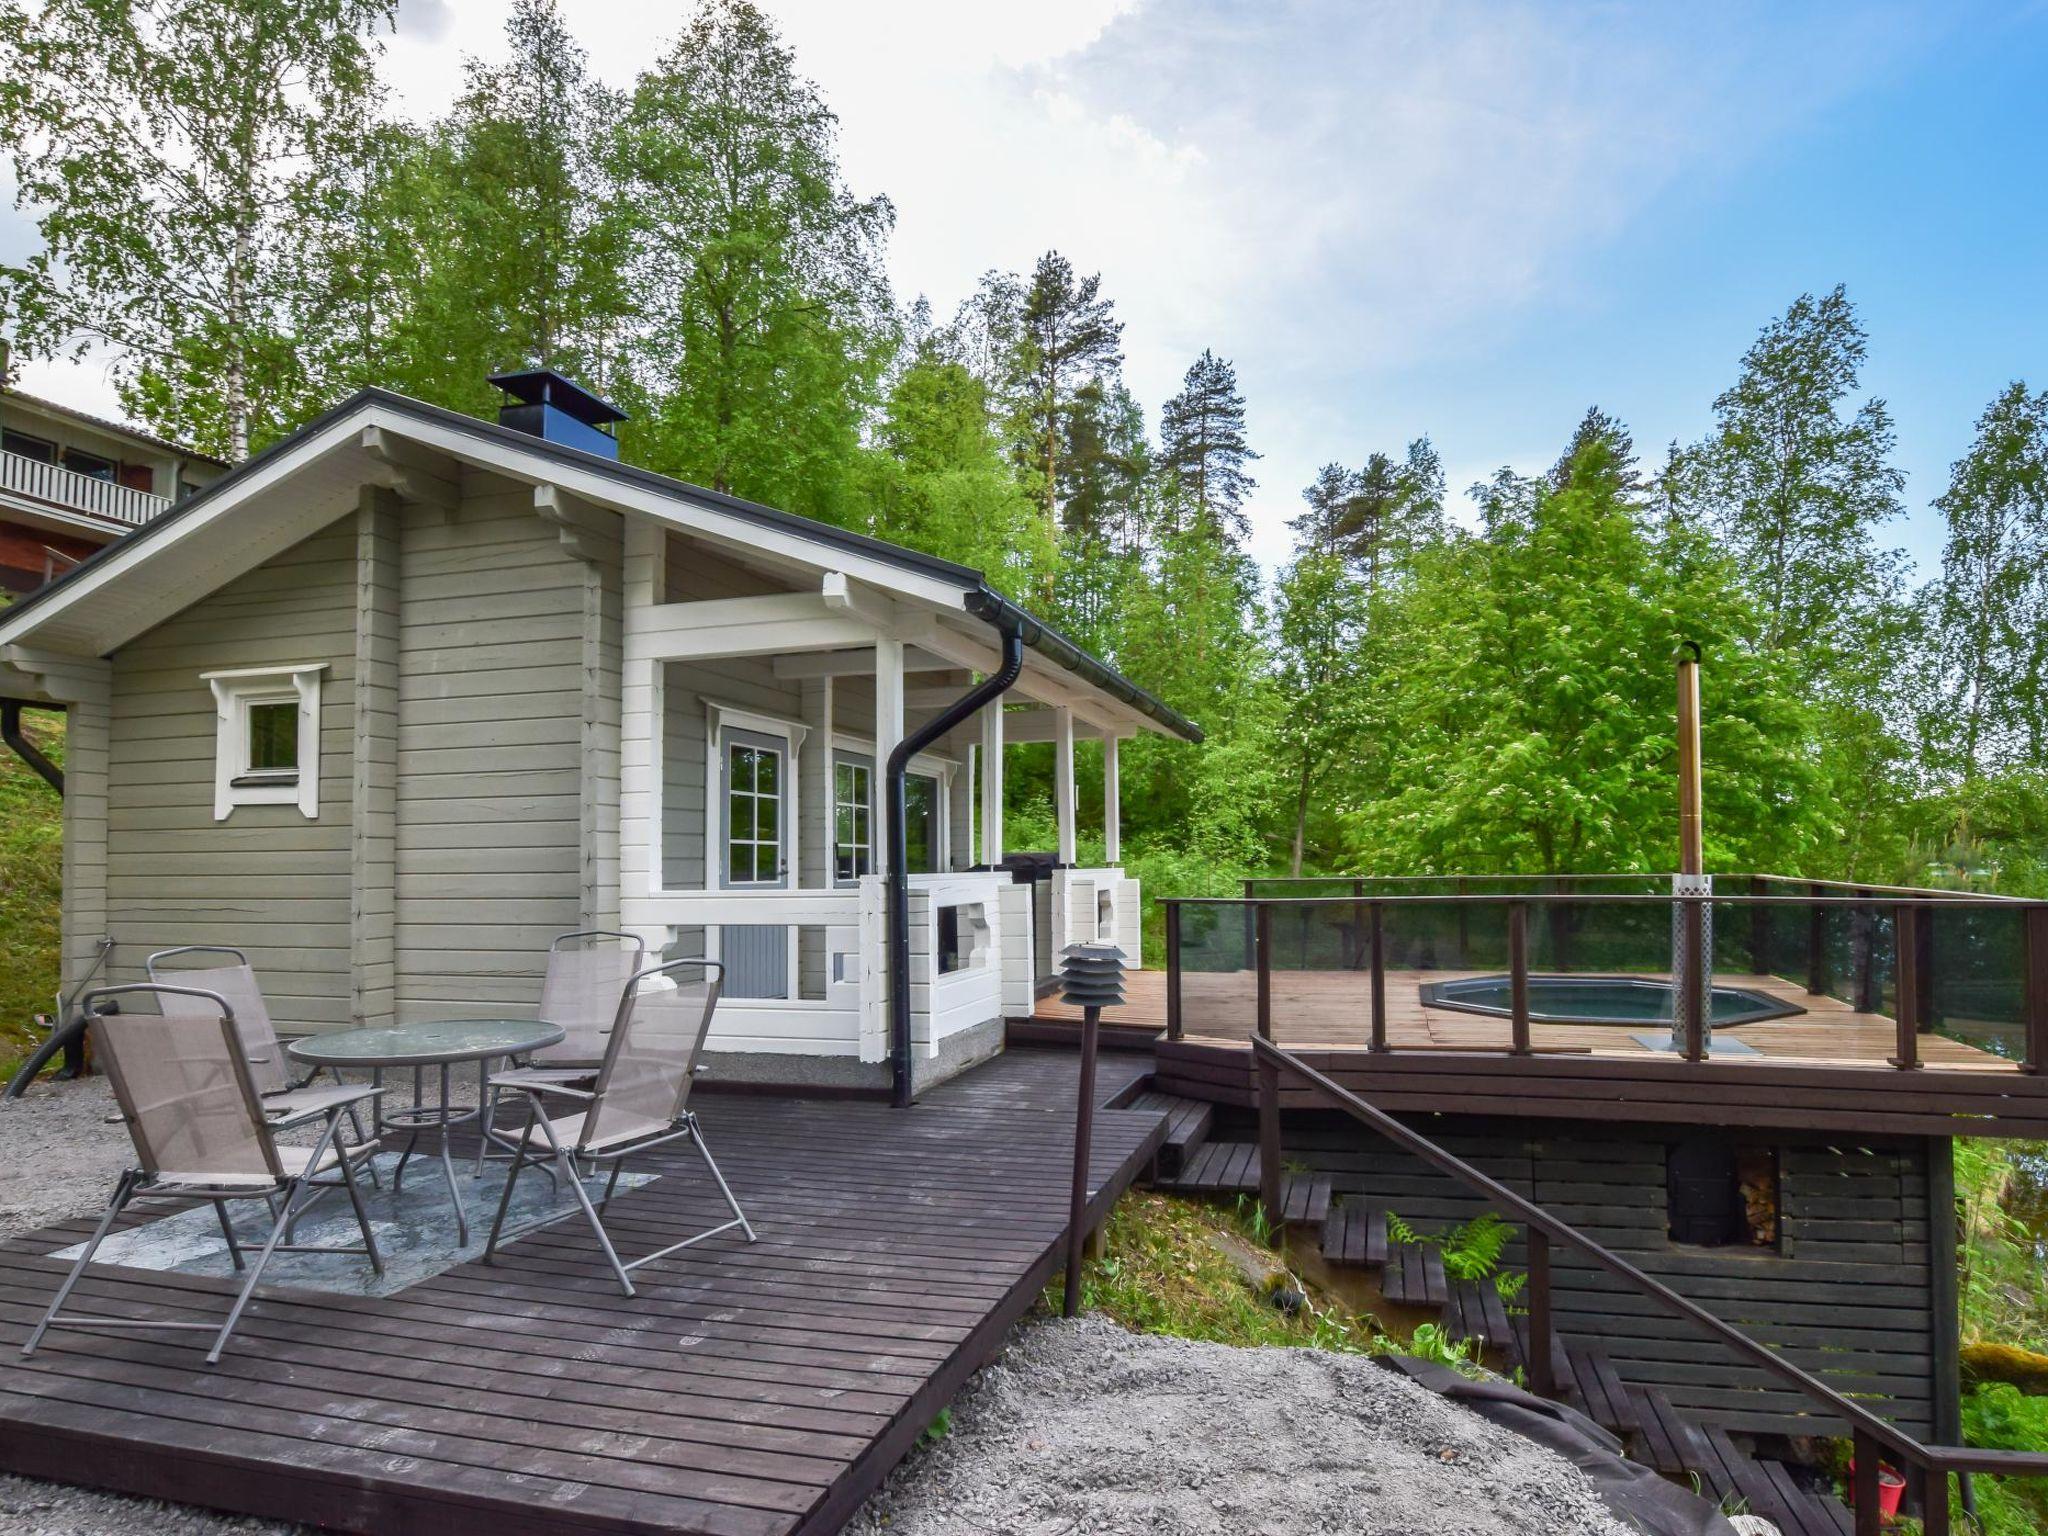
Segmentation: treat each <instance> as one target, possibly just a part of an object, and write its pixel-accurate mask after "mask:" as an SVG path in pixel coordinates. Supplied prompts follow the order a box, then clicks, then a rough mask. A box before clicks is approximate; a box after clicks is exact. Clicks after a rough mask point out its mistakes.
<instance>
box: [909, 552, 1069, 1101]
mask: <svg viewBox="0 0 2048 1536" xmlns="http://www.w3.org/2000/svg"><path fill="white" fill-rule="evenodd" d="M983 596H993V594H991V593H988V592H987V589H986V588H984V589H982V591H981V592H977V593H969V594H968V599H967V608H968V611H969V612H970V613H973V614H974V615H976V616H977V617H978V618H983V619H986V620H988V622H989V623H991V624H992V625H994V626H995V629H996V633H997V635H999V636H1000V637H1001V640H1002V656H1003V659H1002V664H1001V665H1000V666H999V667H998V668H997V669H996V670H995V671H994V672H992V673H990V674H989V675H988V676H987V677H985V678H983V679H982V680H981V681H980V682H979V683H976V684H975V685H974V686H973V687H972V688H970V689H968V690H967V692H965V693H963V694H962V695H960V697H959V698H957V699H955V700H954V701H953V702H952V703H951V704H948V705H947V706H946V707H945V708H944V709H942V710H941V711H939V713H938V714H937V715H935V716H933V717H932V718H931V719H930V720H927V721H926V722H925V723H924V724H923V725H921V726H919V727H918V728H917V729H916V730H915V731H913V732H912V733H911V734H910V735H908V736H906V737H904V738H903V739H902V740H901V741H899V742H897V743H896V746H895V748H894V750H892V751H891V752H890V753H889V762H888V766H887V769H886V770H885V777H884V790H883V792H884V794H885V795H886V796H887V804H888V823H889V824H888V838H889V874H888V881H889V928H888V935H889V939H888V943H889V1057H890V1064H891V1069H892V1070H891V1094H890V1098H891V1102H892V1103H894V1104H895V1106H896V1107H897V1108H898V1109H908V1108H909V1107H910V1105H911V1103H912V1101H913V1100H914V1099H915V1097H916V1093H915V1088H914V1085H913V1082H912V1074H911V1060H910V870H909V867H908V866H909V863H910V839H909V832H908V825H907V821H908V818H907V815H906V808H905V805H904V780H905V778H906V777H907V776H908V773H909V770H910V760H911V758H913V757H915V756H916V755H917V754H918V753H920V752H922V751H923V750H924V749H925V748H926V747H929V746H930V745H931V744H932V743H933V742H935V741H937V740H938V739H939V738H940V737H942V736H944V735H945V734H946V733H947V732H948V731H950V730H952V729H953V727H955V726H956V725H959V724H960V723H961V722H962V721H964V720H966V719H967V718H968V717H970V716H971V715H973V714H975V713H976V712H977V711H979V710H981V709H983V708H984V707H986V706H988V705H990V704H997V707H998V708H1000V707H1001V706H1000V704H999V703H998V701H999V700H1000V699H1001V698H1002V696H1003V695H1004V694H1006V693H1008V692H1009V691H1010V689H1011V687H1012V686H1014V685H1015V683H1016V681H1017V678H1018V676H1019V675H1020V674H1021V673H1022V672H1023V670H1024V647H1025V645H1026V644H1027V643H1029V641H1028V637H1027V633H1026V632H1027V629H1042V628H1043V626H1041V625H1039V624H1038V622H1037V621H1036V620H1034V619H1032V618H1031V617H1030V616H1029V615H1027V614H1025V613H1023V612H1022V611H1021V610H1019V609H1017V608H1015V607H1011V606H1008V605H1004V606H1001V607H996V606H990V605H988V604H985V603H981V602H978V601H977V599H978V598H981V597H983ZM997 602H998V603H1000V602H1001V599H997ZM936 963H937V961H936V957H934V964H936Z"/></svg>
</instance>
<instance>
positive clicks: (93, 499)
mask: <svg viewBox="0 0 2048 1536" xmlns="http://www.w3.org/2000/svg"><path fill="white" fill-rule="evenodd" d="M0 491H12V492H14V493H15V494H16V495H20V496H27V497H30V498H31V499H33V500H35V501H42V502H48V503H49V504H50V505H51V506H56V507H64V508H67V509H69V510H71V511H74V512H89V513H91V514H92V515H93V516H95V517H104V518H107V519H108V520H110V521H112V522H116V523H127V524H130V525H132V526H136V527H140V526H141V525H142V524H143V523H146V522H148V521H149V520H150V519H151V518H153V517H155V516H156V515H157V514H158V513H160V512H163V511H165V510H167V509H168V508H169V507H170V505H171V502H170V498H169V497H167V496H157V495H154V494H152V493H151V492H149V491H138V490H134V489H132V488H131V487H129V486H125V485H120V484H117V483H116V482H114V481H112V480H101V479H97V478H96V477H94V476H92V475H81V474H79V473H78V472H77V471H76V470H71V469H66V468H64V466H63V465H61V464H45V463H44V462H43V461H42V460H40V459H31V458H28V457H26V456H24V455H22V454H19V453H0Z"/></svg>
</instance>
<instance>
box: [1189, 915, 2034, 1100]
mask: <svg viewBox="0 0 2048 1536" xmlns="http://www.w3.org/2000/svg"><path fill="white" fill-rule="evenodd" d="M1463 878H1469V879H1470V881H1471V883H1472V884H1475V885H1476V884H1479V883H1480V877H1442V878H1441V879H1439V878H1437V877H1427V878H1426V879H1425V880H1423V881H1417V882H1404V883H1405V884H1413V885H1422V886H1425V887H1426V888H1425V889H1421V890H1413V889H1410V890H1403V891H1401V892H1400V893H1399V894H1383V892H1384V890H1385V886H1384V884H1382V883H1379V882H1374V881H1372V880H1370V879H1364V878H1350V877H1343V878H1340V879H1337V880H1327V881H1317V882H1315V883H1316V884H1318V885H1320V886H1322V887H1324V888H1326V889H1328V888H1333V887H1334V889H1331V890H1330V894H1327V895H1287V896H1263V895H1262V896H1255V897H1250V898H1236V897H1171V898H1166V899H1164V900H1163V901H1162V902H1161V905H1162V906H1163V907H1164V909H1165V913H1166V955H1167V962H1166V967H1167V978H1166V1022H1167V1037H1168V1038H1169V1039H1172V1040H1179V1039H1182V1038H1184V1037H1185V1034H1186V1015H1187V1008H1186V997H1185V992H1186V988H1187V984H1188V979H1189V977H1190V976H1191V975H1200V974H1202V972H1203V971H1204V970H1210V971H1229V972H1235V973H1237V974H1240V975H1241V974H1242V973H1244V972H1246V971H1249V972H1250V973H1251V976H1252V989H1251V1009H1250V1021H1249V1022H1250V1023H1251V1025H1252V1027H1253V1030H1254V1032H1255V1033H1257V1034H1258V1035H1259V1036H1260V1037H1261V1038H1263V1039H1265V1040H1268V1041H1270V1040H1272V1039H1273V1026H1274V977H1275V972H1276V970H1277V971H1279V972H1280V973H1281V974H1283V975H1285V974H1288V972H1289V971H1290V970H1293V971H1302V970H1320V971H1324V972H1354V973H1363V974H1364V978H1365V987H1364V989H1363V996H1362V997H1361V998H1360V999H1359V1000H1358V1001H1359V1003H1361V1004H1362V1006H1363V1012H1364V1013H1365V1016H1366V1021H1367V1024H1368V1031H1367V1038H1366V1042H1365V1045H1366V1048H1367V1049H1368V1050H1371V1051H1375V1052H1381V1051H1389V1050H1395V1049H1416V1050H1426V1049H1432V1048H1442V1047H1430V1046H1423V1045H1416V1044H1413V1043H1410V1044H1408V1045H1405V1046H1403V1045H1397V1044H1396V1043H1395V1042H1393V1041H1392V1040H1390V1038H1389V1029H1388V1020H1389V1014H1388V1004H1387V971H1388V968H1389V964H1388V957H1389V952H1390V949H1393V948H1396V947H1400V948H1404V949H1406V950H1407V951H1408V952H1409V958H1410V959H1411V960H1414V961H1415V965H1414V968H1415V969H1417V970H1437V969H1441V970H1447V971H1453V972H1455V971H1470V970H1474V969H1492V970H1505V971H1506V973H1507V978H1508V985H1507V1000H1506V1006H1505V1010H1504V1013H1505V1018H1506V1022H1507V1025H1508V1041H1507V1045H1506V1049H1507V1050H1509V1051H1510V1052H1512V1053H1513V1054H1516V1055H1529V1054H1533V1053H1536V1052H1538V1051H1540V1050H1542V1049H1545V1048H1544V1047H1540V1046H1538V1045H1537V1044H1536V1043H1535V1039H1534V1033H1533V1031H1532V1028H1531V1024H1532V1010H1531V1006H1530V1002H1529V981H1530V977H1531V975H1532V973H1533V972H1534V970H1535V966H1534V963H1533V962H1532V959H1531V954H1532V947H1533V946H1532V933H1531V930H1532V921H1531V919H1532V917H1540V918H1541V919H1542V920H1543V921H1542V922H1541V924H1540V927H1538V930H1537V931H1538V933H1539V934H1540V936H1541V940H1542V944H1543V947H1544V948H1545V950H1546V951H1547V958H1548V959H1549V960H1550V962H1551V964H1552V967H1553V968H1554V969H1558V970H1563V971H1565V972H1567V973H1568V974H1569V973H1576V974H1581V975H1587V974H1594V973H1589V972H1587V971H1586V970H1585V969H1584V967H1585V963H1586V962H1585V959H1584V958H1581V957H1580V956H1577V955H1571V956H1568V955H1567V950H1568V949H1569V948H1570V946H1571V945H1572V944H1573V943H1575V942H1576V943H1579V944H1580V945H1581V947H1582V948H1585V949H1587V950H1590V951H1592V953H1593V958H1595V959H1601V958H1605V959H1606V960H1607V961H1608V963H1607V964H1606V965H1605V966H1604V967H1602V969H1604V970H1605V971H1606V972H1607V973H1608V975H1609V977H1611V976H1612V973H1615V972H1641V971H1646V970H1648V971H1664V972H1666V973H1668V974H1670V975H1672V976H1692V977H1701V976H1704V975H1705V974H1706V973H1707V972H1708V970H1709V968H1710V955H1711V954H1712V953H1713V952H1714V950H1715V949H1718V950H1719V951H1720V952H1721V953H1722V954H1726V953H1729V952H1730V950H1731V948H1732V950H1733V952H1735V953H1737V954H1739V955H1740V956H1741V957H1742V962H1743V964H1744V965H1745V966H1746V968H1747V969H1746V971H1745V972H1744V974H1745V975H1748V976H1753V977H1756V978H1760V979H1767V980H1768V979H1776V978H1780V977H1782V978H1783V979H1785V980H1787V981H1793V982H1795V984H1803V985H1804V988H1805V990H1806V992H1807V993H1808V994H1809V996H1812V997H1833V998H1835V999H1837V1000H1838V1001H1840V1002H1843V1003H1846V1004H1847V1005H1848V1006H1849V1008H1850V1010H1851V1011H1853V1012H1855V1013H1857V1014H1860V1015H1863V1016H1864V1019H1865V1022H1868V1019H1869V1016H1871V1015H1879V1014H1881V1012H1882V1010H1883V1009H1884V1008H1885V1007H1887V1006H1888V1007H1889V1008H1890V1009H1891V1023H1892V1034H1891V1042H1890V1043H1891V1052H1890V1055H1889V1058H1888V1064H1889V1065H1890V1066H1892V1067H1894V1068H1896V1069H1898V1070H1900V1071H1916V1070H1919V1069H1920V1068H1922V1067H1923V1066H1927V1065H1939V1064H1940V1063H1938V1062H1936V1063H1930V1062H1928V1061H1927V1060H1926V1056H1925V1052H1924V1051H1923V1048H1922V1040H1923V1036H1925V1035H1927V1034H1929V1033H1932V1032H1934V1031H1935V1029H1936V1026H1937V1025H1938V1024H1941V1023H1942V1022H1943V1021H1944V1020H1945V1018H1946V1016H1947V1015H1948V1014H1949V1013H1955V1014H1958V1015H1961V1014H1963V1013H1964V1012H1965V1010H1967V1013H1968V1016H1969V1017H1970V1018H1971V1019H1972V1021H1973V1022H1974V1023H1975V1024H1977V1025H1981V1026H1983V1028H1984V1029H1985V1030H1986V1031H1987V1033H1986V1035H1985V1039H1986V1042H1987V1044H1986V1046H1985V1049H1986V1050H1987V1051H1988V1053H1989V1054H1994V1055H2004V1056H2006V1057H2008V1058H2009V1059H2014V1060H2015V1061H2016V1062H2017V1065H2018V1066H2019V1067H2020V1069H2021V1070H2023V1071H2025V1072H2029V1073H2040V1072H2043V1071H2044V1070H2048V902H2042V901H2030V900H2021V899H2017V898H2012V897H2001V896H1980V895H1972V894H1964V893H1955V892H1937V891H1912V890H1903V889H1899V888H1889V887H1877V886H1869V887H1865V886H1842V885H1838V884H1832V883H1830V882H1825V881H1793V880H1785V879H1779V878H1776V877H1769V876H1755V877H1750V876H1744V877H1739V878H1740V879H1742V880H1743V881H1744V883H1745V885H1746V887H1747V888H1746V889H1744V890H1743V891H1742V892H1741V893H1740V894H1734V893H1727V894H1724V893H1723V891H1722V890H1719V889H1717V890H1716V891H1715V892H1714V893H1713V894H1711V895H1699V896H1674V895H1672V894H1671V893H1670V892H1669V890H1668V889H1666V890H1664V891H1661V892H1655V893H1652V892H1648V891H1642V890H1637V891H1626V890H1590V891H1589V890H1584V889H1580V888H1579V887H1580V886H1582V885H1594V884H1597V883H1599V882H1603V881H1604V882H1619V881H1623V880H1633V881H1637V882H1644V881H1655V880H1660V879H1662V880H1667V881H1668V878H1669V877H1657V876H1582V877H1556V882H1557V884H1560V885H1562V886H1564V887H1565V888H1564V889H1529V888H1516V887H1514V886H1512V885H1510V886H1509V887H1508V888H1506V889H1498V890H1497V889H1486V890H1469V889H1468V890H1465V891H1460V890H1459V889H1458V888H1457V886H1456V883H1455V882H1456V881H1458V880H1459V879H1463ZM1506 878H1507V879H1509V880H1512V879H1513V877H1506ZM1551 878H1552V877H1545V881H1546V883H1549V882H1550V880H1551ZM1718 878H1719V880H1720V881H1722V882H1723V883H1724V885H1725V884H1726V883H1727V882H1728V881H1729V880H1730V877H1727V876H1721V877H1718ZM1272 883H1278V884H1284V885H1287V886H1299V885H1301V884H1304V883H1307V882H1297V881H1286V882H1272ZM1260 884H1261V885H1262V886H1263V885H1264V884H1268V883H1267V882H1261V883H1260ZM1667 913H1668V914H1669V918H1668V919H1667V918H1666V917H1665V916H1664V914H1667ZM1589 914H1599V915H1600V918H1601V923H1602V925H1603V926H1602V929H1601V932H1600V933H1599V934H1598V935H1597V936H1596V937H1597V938H1598V939H1599V942H1598V943H1597V944H1596V943H1593V942H1591V941H1590V940H1587V939H1586V938H1585V935H1584V934H1583V932H1582V930H1583V928H1584V926H1585V924H1586V921H1587V918H1588V915H1589ZM1198 923H1199V927H1200V934H1201V942H1200V944H1199V945H1196V946H1195V948H1196V949H1199V950H1201V951H1202V953H1200V954H1191V940H1192V939H1193V938H1194V937H1195V935H1194V934H1193V932H1192V931H1191V930H1193V929H1194V928H1195V927H1196V926H1197V924H1198ZM1575 923H1576V924H1577V925H1578V926H1577V927H1575V926H1574V924H1575ZM1397 928H1398V929H1399V932H1398V934H1397V933H1396V932H1395V930H1396V929H1397ZM1282 929H1284V930H1285V933H1286V935H1287V938H1286V942H1285V944H1281V943H1279V942H1276V940H1277V937H1278V934H1279V932H1280V931H1281V930H1282ZM1710 931H1712V932H1713V943H1712V945H1711V946H1710V944H1709V940H1708V934H1709V932H1710ZM1938 938H1940V939H1941V940H1942V941H1943V942H1942V943H1940V944H1937V939H1938ZM1283 949H1292V950H1295V951H1296V954H1298V958H1299V962H1300V963H1299V964H1297V965H1296V966H1294V967H1286V966H1282V965H1280V964H1279V963H1278V956H1279V954H1280V952H1281V951H1282V950H1283ZM1219 950H1220V951H1222V954H1221V956H1220V963H1218V960H1219V956H1218V951H1219ZM1944 953H1946V955H1947V958H1946V959H1945V960H1944V959H1942V956H1943V954H1944ZM1418 955H1420V956H1421V957H1422V958H1421V959H1419V960H1418V959H1416V957H1417V956H1418ZM1660 959H1661V961H1662V963H1661V964H1660V963H1658V961H1659V960H1660ZM1788 962H1789V963H1788ZM1942 966H1945V967H1946V974H1945V976H1944V975H1943V974H1942V972H1941V971H1940V969H1939V967H1942ZM1718 984H1719V983H1718V982H1717V983H1716V985H1718ZM1937 999H1942V1000H1943V1002H1942V1008H1941V1011H1940V1012H1938V1011H1937V1006H1936V1004H1937ZM1334 1006H1342V1004H1337V1005H1334ZM1710 1007H1711V1002H1710V1000H1709V996H1708V989H1706V988H1700V989H1694V988H1691V987H1683V986H1674V987H1673V989H1672V998H1671V1014H1670V1016H1669V1020H1668V1022H1669V1023H1670V1025H1671V1028H1672V1032H1673V1036H1674V1039H1675V1041H1676V1042H1677V1044H1678V1047H1679V1049H1680V1051H1681V1053H1682V1054H1683V1056H1684V1057H1685V1059H1686V1060H1688V1061H1693V1062H1697V1061H1700V1060H1702V1059H1704V1057H1705V1056H1706V1054H1707V1036H1708V1033H1709V1028H1708V1025H1709V1019H1708V1017H1707V1013H1708V1010H1709V1008H1710ZM1830 1017H1831V1015H1829V1014H1825V1013H1822V1014H1816V1015H1815V1017H1814V1022H1815V1023H1817V1024H1820V1025H1822V1026H1825V1025H1826V1024H1827V1022H1828V1020H1829V1018H1830ZM1643 1022H1645V1023H1646V1024H1647V1023H1652V1022H1658V1021H1653V1020H1644V1021H1643ZM1212 1032H1213V1031H1212ZM1971 1043H1975V1042H1974V1041H1973V1042H1971ZM1572 1049H1576V1050H1584V1049H1585V1047H1583V1046H1578V1047H1573V1048H1572Z"/></svg>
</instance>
